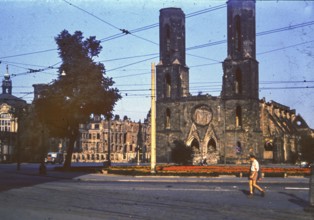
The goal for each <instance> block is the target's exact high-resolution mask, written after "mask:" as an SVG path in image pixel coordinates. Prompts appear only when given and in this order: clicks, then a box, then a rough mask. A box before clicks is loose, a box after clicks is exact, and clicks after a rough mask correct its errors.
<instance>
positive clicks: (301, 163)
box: [300, 161, 309, 168]
mask: <svg viewBox="0 0 314 220" xmlns="http://www.w3.org/2000/svg"><path fill="white" fill-rule="evenodd" d="M300 167H301V168H307V167H309V163H308V162H307V161H301V162H300Z"/></svg>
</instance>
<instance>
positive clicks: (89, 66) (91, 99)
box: [35, 30, 121, 147]
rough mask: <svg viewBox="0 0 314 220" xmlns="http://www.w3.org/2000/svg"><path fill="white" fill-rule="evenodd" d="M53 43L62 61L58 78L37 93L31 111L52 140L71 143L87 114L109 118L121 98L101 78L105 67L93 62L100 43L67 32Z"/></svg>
mask: <svg viewBox="0 0 314 220" xmlns="http://www.w3.org/2000/svg"><path fill="white" fill-rule="evenodd" d="M55 41H56V43H57V45H58V53H59V56H60V58H61V60H62V64H61V65H60V67H59V73H60V75H59V78H58V79H57V80H55V81H54V82H52V83H51V84H50V85H48V86H47V88H46V89H45V90H43V91H42V92H41V94H40V95H41V96H40V98H39V99H37V100H35V108H36V111H37V114H38V116H39V118H40V120H41V121H42V122H43V123H44V124H45V125H46V126H47V127H48V130H49V132H50V133H51V135H52V136H54V137H60V138H70V139H71V138H72V139H74V138H76V135H77V134H78V128H79V124H80V123H85V122H87V121H88V119H89V118H90V115H91V114H94V115H105V116H109V115H111V112H112V110H113V107H114V105H115V103H116V102H117V101H118V100H119V99H120V98H121V96H120V95H119V91H118V89H116V88H112V87H111V86H113V84H114V82H113V80H112V78H109V77H106V76H105V66H104V65H103V64H102V63H96V62H95V61H94V60H93V58H94V57H97V56H98V55H99V53H100V52H101V50H102V46H101V45H100V41H98V40H96V38H95V37H89V38H87V39H84V37H83V34H82V32H80V31H76V32H75V33H74V34H73V35H71V34H70V33H69V32H68V31H67V30H63V31H62V32H61V33H60V34H59V35H58V36H57V37H56V38H55ZM64 73H65V74H64ZM70 145H71V140H70ZM70 147H73V146H70Z"/></svg>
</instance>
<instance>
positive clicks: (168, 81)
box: [165, 73, 171, 98]
mask: <svg viewBox="0 0 314 220" xmlns="http://www.w3.org/2000/svg"><path fill="white" fill-rule="evenodd" d="M165 85H166V88H165V97H166V98H170V96H171V77H170V74H169V73H167V75H166V77H165Z"/></svg>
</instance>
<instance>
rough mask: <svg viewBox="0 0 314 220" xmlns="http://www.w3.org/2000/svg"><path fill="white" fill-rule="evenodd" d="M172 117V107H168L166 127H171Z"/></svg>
mask: <svg viewBox="0 0 314 220" xmlns="http://www.w3.org/2000/svg"><path fill="white" fill-rule="evenodd" d="M170 119H171V112H170V109H169V108H167V110H166V123H165V124H166V128H167V129H169V128H170Z"/></svg>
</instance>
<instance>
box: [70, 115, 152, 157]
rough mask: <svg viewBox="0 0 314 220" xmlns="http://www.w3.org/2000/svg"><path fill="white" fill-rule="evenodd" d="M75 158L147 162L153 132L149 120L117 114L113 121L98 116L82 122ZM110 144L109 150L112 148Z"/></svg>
mask: <svg viewBox="0 0 314 220" xmlns="http://www.w3.org/2000/svg"><path fill="white" fill-rule="evenodd" d="M80 134H81V136H80V137H79V139H78V143H77V147H76V152H75V153H74V154H73V157H72V160H73V161H81V162H82V161H83V162H84V161H86V162H91V161H95V162H99V161H105V160H107V159H108V158H109V154H110V159H111V161H113V162H137V161H139V162H147V161H148V160H149V159H150V150H149V149H150V142H149V141H150V135H149V134H150V131H149V129H148V125H147V123H145V122H144V123H143V124H142V123H140V122H132V121H131V120H130V119H128V118H127V117H124V119H123V120H121V119H119V117H116V118H115V119H114V120H111V121H110V122H109V121H108V120H103V119H101V117H99V116H95V117H94V118H93V119H92V120H91V122H90V123H88V124H81V126H80ZM109 146H110V149H109Z"/></svg>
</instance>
